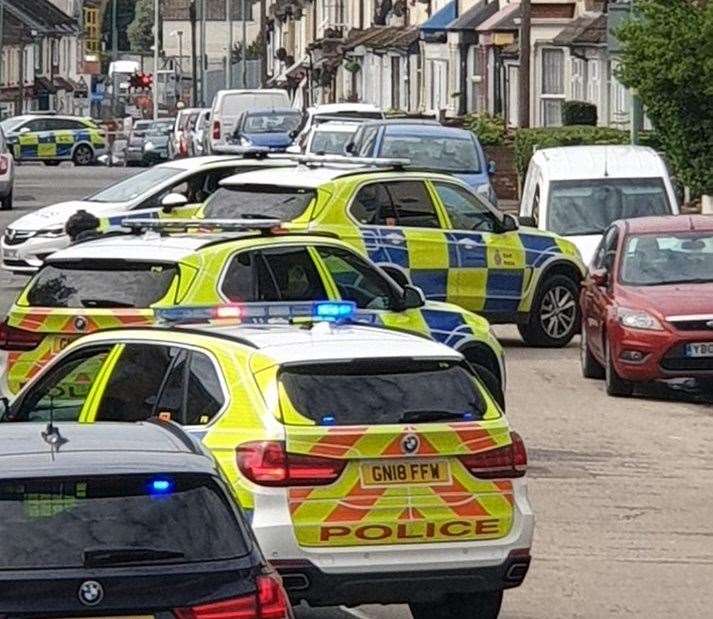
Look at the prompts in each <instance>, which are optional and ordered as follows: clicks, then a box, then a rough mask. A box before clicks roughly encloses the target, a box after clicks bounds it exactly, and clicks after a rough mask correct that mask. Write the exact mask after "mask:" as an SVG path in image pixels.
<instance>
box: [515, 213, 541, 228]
mask: <svg viewBox="0 0 713 619" xmlns="http://www.w3.org/2000/svg"><path fill="white" fill-rule="evenodd" d="M517 220H518V221H519V222H520V225H521V226H525V227H526V228H537V220H536V219H535V218H534V217H533V216H532V215H521V216H520V217H518V218H517Z"/></svg>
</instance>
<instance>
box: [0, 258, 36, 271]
mask: <svg viewBox="0 0 713 619" xmlns="http://www.w3.org/2000/svg"><path fill="white" fill-rule="evenodd" d="M2 263H3V264H4V265H5V266H6V267H10V268H12V267H20V268H23V269H27V268H32V265H31V264H28V263H27V262H25V261H24V260H7V259H4V260H3V261H2Z"/></svg>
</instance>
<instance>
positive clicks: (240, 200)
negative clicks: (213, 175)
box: [203, 185, 316, 221]
mask: <svg viewBox="0 0 713 619" xmlns="http://www.w3.org/2000/svg"><path fill="white" fill-rule="evenodd" d="M315 195H316V194H315V192H314V191H313V190H311V189H303V188H293V187H275V186H273V185H269V186H268V185H264V186H263V185H241V186H237V187H235V188H229V187H222V188H221V189H218V191H216V192H215V193H214V194H213V195H212V196H211V197H210V198H208V201H207V202H206V205H205V208H204V210H203V214H204V217H205V218H206V219H238V218H249V219H257V218H260V217H267V218H276V219H281V220H282V221H291V220H293V219H296V218H297V217H299V216H300V215H302V213H304V212H305V210H306V209H307V207H308V206H309V204H310V202H312V199H313V198H314V197H315Z"/></svg>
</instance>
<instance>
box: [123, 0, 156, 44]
mask: <svg viewBox="0 0 713 619" xmlns="http://www.w3.org/2000/svg"><path fill="white" fill-rule="evenodd" d="M153 4H154V3H153V0H136V9H135V11H134V21H132V22H131V23H130V24H129V28H128V35H129V43H130V44H131V51H132V52H145V51H147V50H149V49H151V47H152V46H153V19H154V6H153Z"/></svg>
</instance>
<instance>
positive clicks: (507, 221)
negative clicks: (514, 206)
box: [500, 213, 520, 232]
mask: <svg viewBox="0 0 713 619" xmlns="http://www.w3.org/2000/svg"><path fill="white" fill-rule="evenodd" d="M519 227H520V225H519V224H518V223H517V219H515V217H513V216H512V215H511V214H510V213H505V214H504V215H503V220H502V221H501V222H500V231H501V232H514V231H515V230H517V229H518V228H519Z"/></svg>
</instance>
